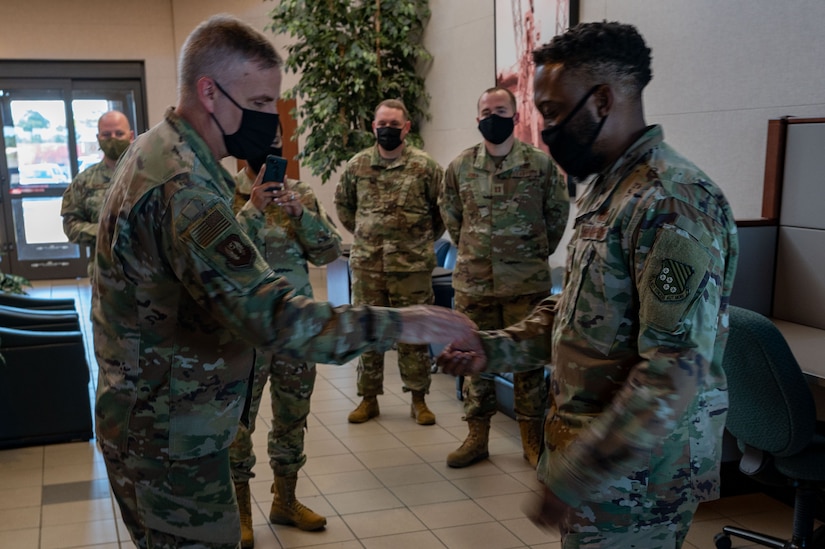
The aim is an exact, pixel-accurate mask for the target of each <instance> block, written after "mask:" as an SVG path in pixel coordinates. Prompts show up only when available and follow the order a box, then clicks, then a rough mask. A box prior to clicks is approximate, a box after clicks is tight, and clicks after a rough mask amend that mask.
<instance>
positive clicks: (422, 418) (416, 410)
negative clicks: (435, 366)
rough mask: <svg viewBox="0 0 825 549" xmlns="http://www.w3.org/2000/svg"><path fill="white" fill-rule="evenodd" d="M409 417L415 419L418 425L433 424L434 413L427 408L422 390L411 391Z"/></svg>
mask: <svg viewBox="0 0 825 549" xmlns="http://www.w3.org/2000/svg"><path fill="white" fill-rule="evenodd" d="M410 417H411V418H413V419H415V422H416V423H418V424H419V425H435V414H434V413H432V412H431V411H430V409H429V408H427V403H426V402H424V391H413V392H412V406H411V407H410Z"/></svg>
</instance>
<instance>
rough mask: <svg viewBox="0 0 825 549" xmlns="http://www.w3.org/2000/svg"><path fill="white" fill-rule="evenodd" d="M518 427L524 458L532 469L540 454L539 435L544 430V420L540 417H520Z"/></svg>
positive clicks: (536, 463)
mask: <svg viewBox="0 0 825 549" xmlns="http://www.w3.org/2000/svg"><path fill="white" fill-rule="evenodd" d="M518 427H519V430H520V431H521V447H522V448H523V449H524V459H526V460H527V461H528V462H529V463H530V465H531V466H532V467H533V469H535V468H536V466H537V465H538V463H539V457H540V456H541V446H542V444H541V436H542V431H543V430H544V421H543V420H541V419H520V420H518Z"/></svg>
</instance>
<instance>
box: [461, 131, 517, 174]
mask: <svg viewBox="0 0 825 549" xmlns="http://www.w3.org/2000/svg"><path fill="white" fill-rule="evenodd" d="M524 149H525V145H524V143H522V142H521V141H519V140H518V139H513V148H512V149H510V152H509V153H507V156H505V157H504V161H503V162H502V163H501V166H500V167H498V168H496V166H495V164H494V163H493V157H492V156H491V155H490V153H489V152H487V147H485V146H484V141H482V142H481V143H479V144H478V145H476V158H475V162H474V163H473V168H475V169H477V170H484V171H485V172H491V173H503V172H507V171H510V170H512V169H513V168H518V167H520V166H523V165H524V163H525V157H524Z"/></svg>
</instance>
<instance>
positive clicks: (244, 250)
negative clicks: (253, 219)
mask: <svg viewBox="0 0 825 549" xmlns="http://www.w3.org/2000/svg"><path fill="white" fill-rule="evenodd" d="M215 250H216V251H217V252H218V253H219V254H221V255H222V256H224V257H225V258H226V264H227V265H228V266H229V267H231V268H234V269H247V268H249V267H251V266H252V264H253V263H254V262H255V251H254V250H253V249H252V246H249V245H248V244H246V243H245V242H244V241H243V240H242V239H241V237H240V236H239V235H237V234H235V233H232V234H230V235H228V236H227V237H226V238H224V239H223V240H221V241H220V242H218V243H217V245H215Z"/></svg>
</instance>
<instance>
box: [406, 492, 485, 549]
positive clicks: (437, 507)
mask: <svg viewBox="0 0 825 549" xmlns="http://www.w3.org/2000/svg"><path fill="white" fill-rule="evenodd" d="M410 509H411V510H412V512H413V513H415V515H416V516H417V517H418V518H419V519H421V521H422V522H423V523H424V524H426V525H427V528H429V529H430V530H435V529H437V528H450V527H452V526H463V525H466V524H479V523H486V522H491V521H493V518H492V517H491V516H490V515H489V514H488V513H487V512H486V511H485V510H484V509H482V508H481V507H480V506H479V505H478V504H477V503H475V502H474V501H472V500H464V501H450V502H446V503H434V504H430V505H416V506H414V507H411V508H410ZM479 547H483V545H481V546H479Z"/></svg>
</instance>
